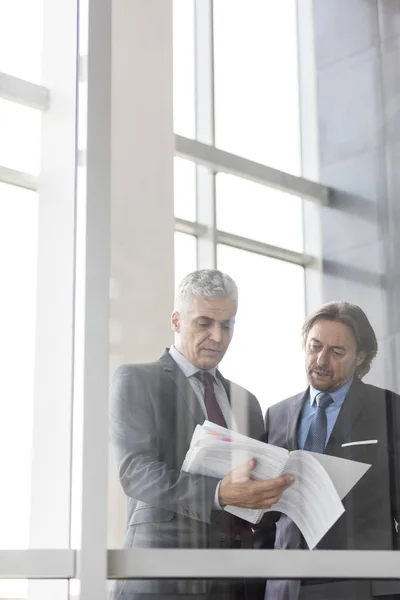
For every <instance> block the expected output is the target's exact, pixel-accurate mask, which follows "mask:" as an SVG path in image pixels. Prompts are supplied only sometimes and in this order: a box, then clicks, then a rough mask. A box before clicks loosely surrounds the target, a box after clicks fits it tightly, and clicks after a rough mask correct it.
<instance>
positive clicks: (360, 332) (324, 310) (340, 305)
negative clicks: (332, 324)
mask: <svg viewBox="0 0 400 600" xmlns="http://www.w3.org/2000/svg"><path fill="white" fill-rule="evenodd" d="M320 319H324V320H326V321H337V322H338V323H343V325H347V327H350V329H351V330H352V332H353V335H354V339H355V341H356V345H357V352H365V353H366V357H365V360H364V362H363V363H362V364H361V365H359V366H358V367H357V368H356V370H355V375H356V377H358V378H359V379H362V378H363V377H364V375H366V374H367V373H368V372H369V370H370V368H371V363H372V361H373V359H374V358H375V356H376V354H377V352H378V342H377V339H376V335H375V332H374V330H373V329H372V325H371V323H370V322H369V321H368V317H367V315H366V314H365V312H364V311H363V310H362V309H361V308H360V307H359V306H357V304H350V302H328V304H323V305H322V306H320V307H319V308H318V309H317V310H316V311H315V312H314V313H313V314H312V315H310V316H309V317H308V318H307V319H306V320H305V322H304V324H303V329H302V335H303V344H304V346H305V344H306V341H307V337H308V334H309V332H310V329H311V328H312V326H313V325H314V323H315V322H316V321H318V320H320Z"/></svg>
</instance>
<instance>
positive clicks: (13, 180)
mask: <svg viewBox="0 0 400 600" xmlns="http://www.w3.org/2000/svg"><path fill="white" fill-rule="evenodd" d="M0 183H8V184H9V185H15V186H17V187H22V188H25V189H27V190H32V191H33V192H35V191H37V186H38V183H37V177H35V176H34V175H30V174H29V173H23V172H22V171H15V170H14V169H9V168H8V167H2V166H0Z"/></svg>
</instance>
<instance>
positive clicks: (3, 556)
mask: <svg viewBox="0 0 400 600" xmlns="http://www.w3.org/2000/svg"><path fill="white" fill-rule="evenodd" d="M74 576H75V550H68V549H66V550H60V549H47V550H0V579H71V578H72V577H74ZM53 592H54V588H53Z"/></svg>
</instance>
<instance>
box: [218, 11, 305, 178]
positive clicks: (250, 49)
mask: <svg viewBox="0 0 400 600" xmlns="http://www.w3.org/2000/svg"><path fill="white" fill-rule="evenodd" d="M214 55H215V128H216V131H215V135H216V144H217V146H218V147H219V148H222V149H223V150H227V151H228V152H232V153H233V154H238V155H240V156H243V157H245V158H248V159H251V160H254V161H256V162H260V163H263V164H267V165H269V166H271V167H274V168H276V169H281V170H283V171H288V172H290V173H294V174H299V173H300V126H299V91H298V69H297V59H298V57H297V30H296V2H295V0H285V2H277V1H276V0H214Z"/></svg>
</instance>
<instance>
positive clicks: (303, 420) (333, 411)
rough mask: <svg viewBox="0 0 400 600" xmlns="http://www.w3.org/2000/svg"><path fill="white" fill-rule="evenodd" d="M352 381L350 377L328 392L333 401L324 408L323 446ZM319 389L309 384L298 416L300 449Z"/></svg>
mask: <svg viewBox="0 0 400 600" xmlns="http://www.w3.org/2000/svg"><path fill="white" fill-rule="evenodd" d="M352 383H353V379H350V381H348V382H347V383H345V384H344V385H342V387H340V388H339V389H338V390H336V391H335V392H329V395H330V396H331V398H332V400H333V402H332V404H330V405H329V406H328V408H327V409H326V419H327V432H326V441H325V446H326V444H327V442H328V440H329V437H330V435H331V433H332V430H333V428H334V426H335V423H336V419H337V418H338V416H339V413H340V409H341V408H342V405H343V402H344V400H345V398H346V396H347V392H348V391H349V389H350V386H351V384H352ZM320 393H321V392H320V390H316V389H314V388H313V387H312V386H310V392H309V395H308V398H307V400H306V402H305V404H304V407H303V410H302V412H301V417H300V426H299V432H298V437H297V441H298V444H299V448H300V450H303V448H304V444H305V442H306V439H307V435H308V432H309V430H310V427H311V423H312V420H313V418H314V415H315V412H316V410H317V401H316V396H317V394H320Z"/></svg>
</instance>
